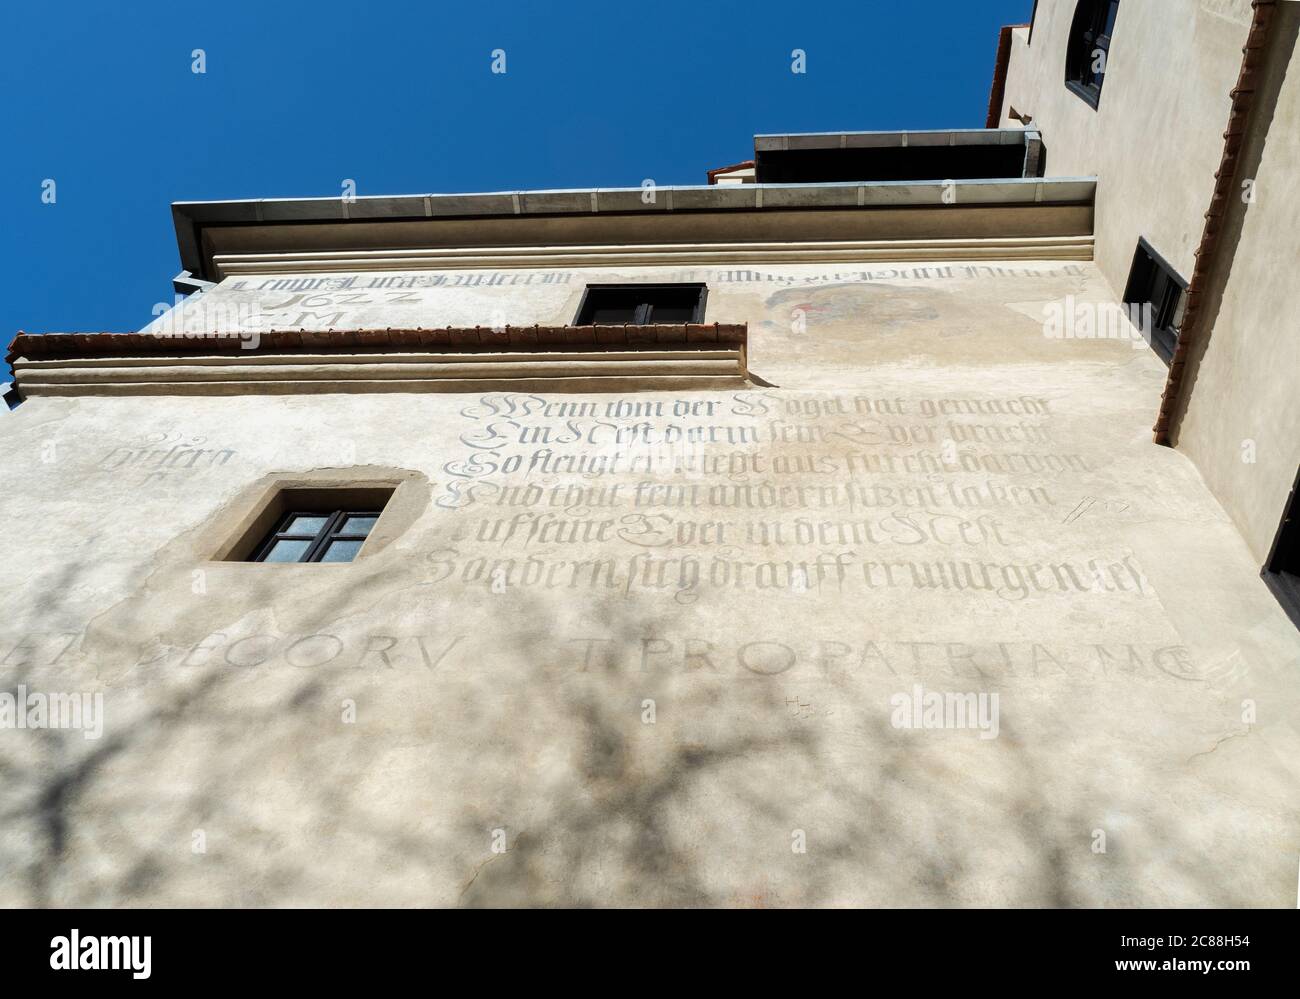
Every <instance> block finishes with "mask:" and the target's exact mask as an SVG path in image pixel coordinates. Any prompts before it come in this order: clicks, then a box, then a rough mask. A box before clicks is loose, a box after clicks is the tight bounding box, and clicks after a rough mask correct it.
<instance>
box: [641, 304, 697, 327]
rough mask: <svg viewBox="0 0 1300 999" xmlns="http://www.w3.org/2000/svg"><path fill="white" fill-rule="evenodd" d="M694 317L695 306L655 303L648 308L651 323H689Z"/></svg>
mask: <svg viewBox="0 0 1300 999" xmlns="http://www.w3.org/2000/svg"><path fill="white" fill-rule="evenodd" d="M694 317H695V306H693V305H692V306H686V307H684V306H680V305H656V306H655V307H654V308H653V309H651V310H650V322H652V323H689V322H690V321H691V320H692V319H693V318H694Z"/></svg>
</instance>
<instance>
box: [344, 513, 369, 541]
mask: <svg viewBox="0 0 1300 999" xmlns="http://www.w3.org/2000/svg"><path fill="white" fill-rule="evenodd" d="M378 519H379V518H378V517H364V516H360V517H347V518H346V519H345V520H344V521H343V526H342V527H340V528H339V530H338V533H339V534H348V535H360V536H361V537H365V536H366V535H367V534H369V533H370V529H371V528H372V527H374V526H375V521H377V520H378Z"/></svg>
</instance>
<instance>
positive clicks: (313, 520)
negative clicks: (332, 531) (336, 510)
mask: <svg viewBox="0 0 1300 999" xmlns="http://www.w3.org/2000/svg"><path fill="white" fill-rule="evenodd" d="M327 520H329V517H313V516H301V515H298V516H293V517H290V518H289V523H288V524H287V525H286V526H285V527H284V529H283V530H282V531H281V532H280V533H281V534H310V535H313V536H314V535H317V534H319V533H320V531H321V528H323V527H324V526H325V522H326V521H327Z"/></svg>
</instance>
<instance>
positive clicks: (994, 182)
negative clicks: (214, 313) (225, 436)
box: [171, 129, 1097, 222]
mask: <svg viewBox="0 0 1300 999" xmlns="http://www.w3.org/2000/svg"><path fill="white" fill-rule="evenodd" d="M980 131H992V130H991V129H987V130H986V129H980ZM1096 182H1097V178H1096V177H1088V176H1079V177H983V178H968V179H964V180H946V179H931V180H877V181H860V180H846V181H826V182H823V183H817V184H771V183H769V184H740V185H734V186H731V187H726V186H723V187H719V186H718V185H710V184H663V185H660V186H657V187H655V188H653V190H654V191H655V192H656V194H657V193H659V192H667V191H672V192H674V193H677V192H691V191H701V192H711V193H716V192H718V191H736V190H739V191H748V192H752V191H755V190H761V189H768V190H770V189H773V188H780V189H786V190H790V189H802V190H806V191H808V192H809V194H810V195H813V196H815V194H816V192H817V191H820V190H826V189H835V188H850V187H865V188H869V189H870V188H882V189H886V190H888V189H903V188H908V187H922V188H924V187H934V186H942V185H944V184H958V185H960V186H963V187H1025V188H1028V187H1034V186H1036V185H1039V184H1042V185H1044V186H1047V187H1057V186H1069V185H1072V184H1095V183H1096ZM647 190H651V189H649V188H643V187H556V188H534V189H531V190H519V191H475V192H465V193H448V194H433V193H428V194H369V195H358V196H357V197H356V198H354V199H351V201H349V202H346V203H347V204H368V203H371V204H372V203H377V202H402V203H404V204H405V203H409V204H411V205H412V206H414V205H416V204H418V203H420V202H422V201H423V200H424V199H426V198H431V199H437V200H439V201H450V200H454V199H468V198H494V199H499V200H502V201H504V200H505V199H513V198H516V197H520V198H523V197H528V196H533V195H569V196H584V195H588V196H589V195H592V194H595V195H597V196H599V195H601V194H608V195H615V194H634V195H636V196H637V199H638V201H640V202H641V203H642V204H645V205H646V208H647V209H653V208H655V207H656V206H657V204H656V203H657V198H656V201H655V202H650V203H646V202H644V200H643V199H642V198H641V195H643V194H645V193H646V191H647ZM343 204H345V202H344V200H343V199H342V198H338V197H318V198H234V199H230V200H225V201H173V202H172V204H171V207H172V210H173V212H175V213H179V214H182V215H184V216H185V217H186V218H191V219H195V220H196V221H203V222H224V221H238V222H249V221H267V222H271V221H280V220H278V219H273V218H265V217H263V218H253V217H249V216H251V215H252V214H253V213H254V212H255V211H256V210H257V209H259V208H260V209H263V210H265V208H266V207H267V206H271V207H278V206H284V205H321V206H324V205H330V206H331V208H333V206H335V205H339V206H341V205H343ZM192 209H207V210H206V211H199V212H195V211H192ZM622 210H623V209H622V208H621V207H620V208H619V211H622ZM415 214H416V215H426V212H425V211H423V209H422V210H421V211H420V212H418V213H415ZM512 214H514V213H512ZM518 214H524V213H523V212H519V213H518ZM349 218H351V216H348V215H345V214H343V211H342V209H341V208H340V210H339V211H337V212H335V211H330V212H328V213H321V214H320V215H319V216H318V217H317V218H316V219H315V220H316V221H325V220H338V221H346V220H348V219H349ZM371 218H373V216H370V215H365V216H361V219H366V220H369V219H371ZM359 220H360V219H359Z"/></svg>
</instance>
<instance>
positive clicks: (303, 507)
mask: <svg viewBox="0 0 1300 999" xmlns="http://www.w3.org/2000/svg"><path fill="white" fill-rule="evenodd" d="M376 472H378V473H379V474H375V473H376ZM384 473H387V474H384ZM428 498H429V497H428V488H427V482H426V481H425V480H424V478H423V476H420V475H418V473H413V472H409V471H405V470H398V469H392V470H388V469H384V470H379V469H373V468H366V467H357V468H339V469H326V470H320V471H315V472H307V473H297V474H295V473H275V474H272V475H270V476H267V477H265V478H264V479H262V480H259V481H258V482H257V483H254V484H252V485H250V487H249V489H248V490H246V491H245V492H244V493H243V494H242V495H241V497H240V499H239V501H237V502H236V503H233V504H230V505H228V506H227V507H226V508H225V509H223V511H222V512H221V513H220V514H219V515H218V517H217V518H216V520H215V522H214V523H211V524H209V525H208V527H209V531H210V533H208V534H207V536H208V537H209V538H210V539H211V538H215V539H217V540H216V542H215V544H214V546H213V548H211V549H209V552H208V553H206V554H207V558H206V560H207V561H210V562H219V563H222V564H224V565H246V566H250V567H257V568H258V569H262V568H265V567H279V568H281V569H283V568H284V567H293V566H306V565H312V566H315V565H335V566H349V565H356V564H358V563H360V562H364V561H367V560H368V559H370V558H372V557H374V556H375V555H377V554H379V553H380V552H381V551H383V550H384V549H385V548H387V547H388V545H389V544H390V543H391V542H393V541H394V540H396V539H397V538H398V537H399V536H401V535H402V534H403V533H405V531H406V530H407V529H408V528H409V527H410V526H411V525H412V524H413V523H414V522H415V521H416V520H417V519H418V517H419V515H420V513H421V512H422V511H423V509H424V507H425V506H426V505H427V503H428ZM336 511H346V512H351V513H357V512H358V511H379V516H378V519H377V520H376V522H375V525H374V527H372V528H371V530H370V533H369V534H368V535H367V536H366V539H365V541H364V543H363V544H362V545H361V548H360V550H359V551H358V552H357V554H356V557H355V558H354V559H352V561H350V562H310V563H308V562H261V561H257V560H256V558H255V556H256V555H258V554H259V553H260V552H261V550H262V549H263V548H264V547H265V546H266V543H267V542H268V540H269V539H270V537H271V535H272V533H273V532H274V531H275V529H276V528H277V527H278V526H279V525H280V524H281V523H283V521H284V519H285V517H286V516H287V515H288V514H290V513H293V512H298V513H310V512H324V513H334V512H336Z"/></svg>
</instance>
